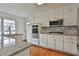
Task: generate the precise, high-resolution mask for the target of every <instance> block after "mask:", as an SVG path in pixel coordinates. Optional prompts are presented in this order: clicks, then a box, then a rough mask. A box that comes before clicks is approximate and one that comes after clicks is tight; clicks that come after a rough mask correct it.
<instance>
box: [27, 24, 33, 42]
mask: <svg viewBox="0 0 79 59" xmlns="http://www.w3.org/2000/svg"><path fill="white" fill-rule="evenodd" d="M26 31H27V32H26V33H27V42H29V43H31V39H32V26H31V25H26Z"/></svg>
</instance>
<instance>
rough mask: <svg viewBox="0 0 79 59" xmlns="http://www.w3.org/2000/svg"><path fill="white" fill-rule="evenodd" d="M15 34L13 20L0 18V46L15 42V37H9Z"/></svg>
mask: <svg viewBox="0 0 79 59" xmlns="http://www.w3.org/2000/svg"><path fill="white" fill-rule="evenodd" d="M12 34H15V21H14V20H9V19H3V18H0V47H6V46H10V45H13V44H15V39H13V38H12V37H11V35H12Z"/></svg>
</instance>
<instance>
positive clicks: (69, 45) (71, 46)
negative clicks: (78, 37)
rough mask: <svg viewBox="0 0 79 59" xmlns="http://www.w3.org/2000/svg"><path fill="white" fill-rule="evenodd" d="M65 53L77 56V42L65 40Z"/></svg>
mask: <svg viewBox="0 0 79 59" xmlns="http://www.w3.org/2000/svg"><path fill="white" fill-rule="evenodd" d="M64 51H66V52H69V53H73V54H77V42H76V41H74V40H64Z"/></svg>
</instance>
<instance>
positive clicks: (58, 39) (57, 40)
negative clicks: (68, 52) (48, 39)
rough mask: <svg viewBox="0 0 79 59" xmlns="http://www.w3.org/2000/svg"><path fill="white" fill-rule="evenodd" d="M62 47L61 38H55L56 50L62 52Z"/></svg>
mask: <svg viewBox="0 0 79 59" xmlns="http://www.w3.org/2000/svg"><path fill="white" fill-rule="evenodd" d="M63 45H64V43H63V39H62V38H61V39H60V38H57V39H56V42H55V48H56V49H57V50H61V51H62V50H64V49H63V47H64V46H63Z"/></svg>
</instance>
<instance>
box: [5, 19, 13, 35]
mask: <svg viewBox="0 0 79 59" xmlns="http://www.w3.org/2000/svg"><path fill="white" fill-rule="evenodd" d="M4 34H15V21H14V20H8V19H4Z"/></svg>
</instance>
